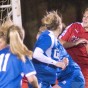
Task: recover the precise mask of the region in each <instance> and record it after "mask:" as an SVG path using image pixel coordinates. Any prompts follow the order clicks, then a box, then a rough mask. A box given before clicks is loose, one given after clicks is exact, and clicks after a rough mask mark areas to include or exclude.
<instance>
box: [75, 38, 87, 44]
mask: <svg viewBox="0 0 88 88" xmlns="http://www.w3.org/2000/svg"><path fill="white" fill-rule="evenodd" d="M79 44H88V40H86V39H79V40H77V41H76V42H75V45H79Z"/></svg>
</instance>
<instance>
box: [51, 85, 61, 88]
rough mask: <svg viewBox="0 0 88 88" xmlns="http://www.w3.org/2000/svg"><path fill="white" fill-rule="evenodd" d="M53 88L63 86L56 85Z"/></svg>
mask: <svg viewBox="0 0 88 88" xmlns="http://www.w3.org/2000/svg"><path fill="white" fill-rule="evenodd" d="M52 88H61V87H60V86H58V85H54V86H53V87H52Z"/></svg>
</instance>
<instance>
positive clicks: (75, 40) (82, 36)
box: [59, 8, 88, 88]
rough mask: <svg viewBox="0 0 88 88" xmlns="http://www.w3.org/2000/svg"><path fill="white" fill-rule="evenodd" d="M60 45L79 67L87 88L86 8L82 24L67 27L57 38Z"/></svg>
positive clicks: (87, 30) (87, 26) (87, 13)
mask: <svg viewBox="0 0 88 88" xmlns="http://www.w3.org/2000/svg"><path fill="white" fill-rule="evenodd" d="M59 39H60V41H61V43H62V45H63V46H64V47H65V48H66V49H67V51H68V53H69V54H70V55H71V56H72V58H73V59H74V60H75V61H76V62H77V63H78V64H79V65H80V67H81V69H82V72H83V74H84V77H85V81H86V85H85V88H88V8H87V9H85V11H84V14H83V18H82V23H79V22H76V23H72V24H71V25H69V26H68V27H67V28H66V30H64V31H63V33H62V34H61V35H60V36H59Z"/></svg>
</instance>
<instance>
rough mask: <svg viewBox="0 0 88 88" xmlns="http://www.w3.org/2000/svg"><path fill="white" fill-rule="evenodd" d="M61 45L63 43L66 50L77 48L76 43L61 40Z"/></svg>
mask: <svg viewBox="0 0 88 88" xmlns="http://www.w3.org/2000/svg"><path fill="white" fill-rule="evenodd" d="M60 43H61V44H62V45H63V46H64V47H65V48H70V47H73V46H76V43H75V42H67V41H64V40H61V39H60Z"/></svg>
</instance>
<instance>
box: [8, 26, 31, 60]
mask: <svg viewBox="0 0 88 88" xmlns="http://www.w3.org/2000/svg"><path fill="white" fill-rule="evenodd" d="M23 39H24V30H23V29H21V28H20V27H18V26H15V25H12V26H11V27H9V29H8V33H7V43H9V44H10V50H11V52H12V53H13V54H16V55H17V56H18V57H19V58H20V59H21V60H22V61H23V62H25V61H26V59H25V56H28V57H30V58H31V54H32V52H31V51H29V50H28V48H27V47H26V45H25V44H24V43H23Z"/></svg>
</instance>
